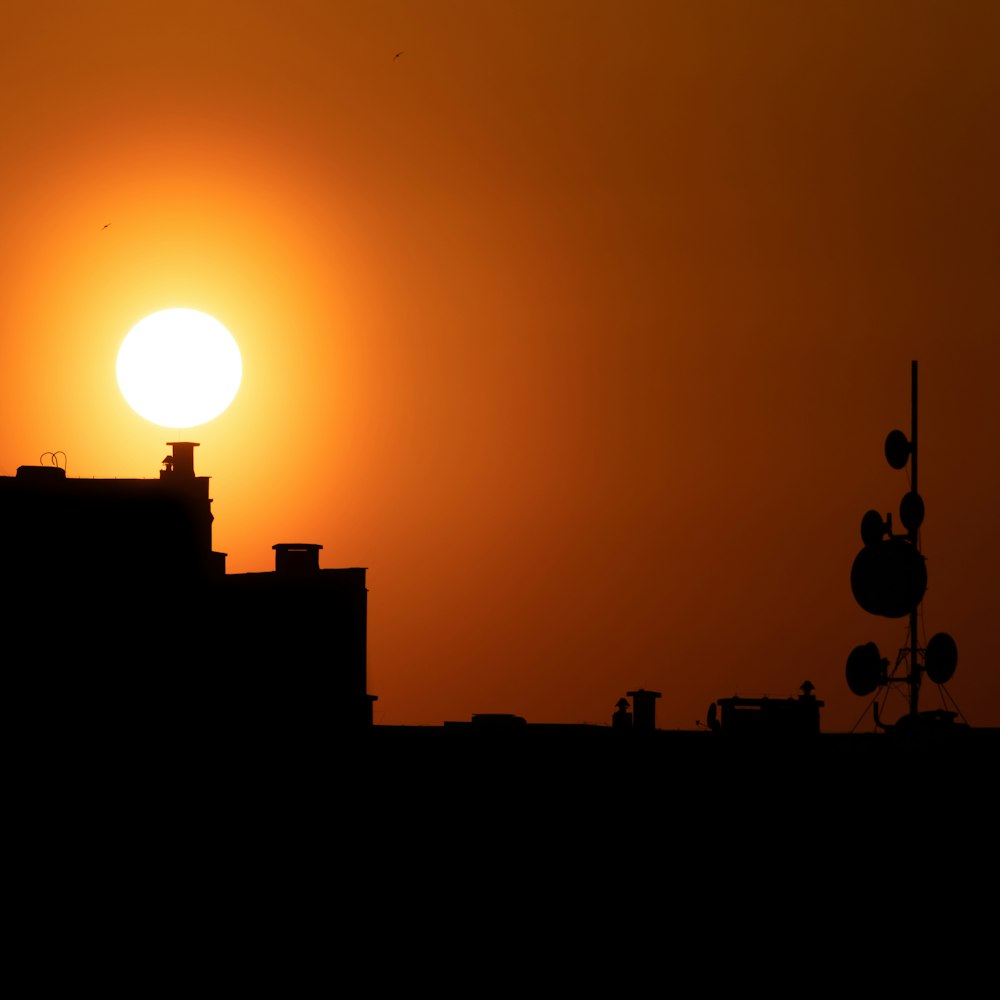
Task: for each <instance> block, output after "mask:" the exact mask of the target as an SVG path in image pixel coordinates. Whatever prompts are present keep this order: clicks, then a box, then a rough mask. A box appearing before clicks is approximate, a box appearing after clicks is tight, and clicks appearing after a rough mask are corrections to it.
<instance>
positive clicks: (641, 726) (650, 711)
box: [625, 688, 662, 733]
mask: <svg viewBox="0 0 1000 1000" xmlns="http://www.w3.org/2000/svg"><path fill="white" fill-rule="evenodd" d="M625 693H626V694H627V695H628V696H629V697H630V698H631V699H632V713H633V717H634V721H633V723H632V725H633V728H634V729H635V731H636V732H640V733H651V732H652V731H653V730H654V729H656V699H657V698H660V697H662V695H661V694H660V692H659V691H645V690H643V689H642V688H639V690H638V691H626V692H625Z"/></svg>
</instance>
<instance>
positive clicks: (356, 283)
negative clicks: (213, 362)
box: [0, 0, 1000, 730]
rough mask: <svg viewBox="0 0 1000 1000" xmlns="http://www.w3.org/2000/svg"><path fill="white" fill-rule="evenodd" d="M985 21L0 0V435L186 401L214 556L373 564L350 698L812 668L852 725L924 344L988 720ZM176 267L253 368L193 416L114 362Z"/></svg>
mask: <svg viewBox="0 0 1000 1000" xmlns="http://www.w3.org/2000/svg"><path fill="white" fill-rule="evenodd" d="M397 52H402V55H401V56H400V57H399V58H398V59H394V55H395V54H396V53H397ZM997 52H1000V5H997V4H994V3H985V2H983V3H976V2H966V3H962V4H957V5H956V4H946V3H936V2H920V0H911V2H899V3H897V2H888V0H886V2H877V3H871V2H856V3H855V2H850V0H838V2H831V3H825V2H811V3H807V4H803V3H800V2H771V3H759V2H749V0H747V2H723V0H719V2H708V3H693V2H691V3H681V2H670V0H659V2H632V3H630V2H624V3H611V2H600V3H586V2H579V0H575V2H554V0H543V2H542V3H528V2H512V3H468V2H454V3H445V2H437V0H429V2H423V3H389V2H355V3H340V2H334V0H330V2H326V3H318V2H296V0H285V2H283V3H282V4H280V5H279V4H276V3H259V2H256V3H255V2H246V0H244V2H239V3H236V2H231V3H230V2H212V3H210V4H205V3H202V2H199V3H195V2H187V0H171V2H170V3H160V2H150V3H145V4H135V3H125V2H100V0H96V2H90V3H88V4H86V5H83V4H77V3H72V2H58V0H57V2H49V3H37V4H27V3H8V4H5V5H4V8H3V25H2V31H0V136H2V141H3V151H4V155H3V157H2V158H0V179H2V186H3V190H4V192H5V197H4V198H3V199H2V201H0V282H2V289H3V294H2V296H0V380H2V381H0V417H2V420H3V426H4V432H3V434H2V435H0V475H13V474H14V472H15V470H16V468H17V466H18V465H21V464H32V463H34V462H36V461H37V460H38V456H39V455H40V454H41V453H42V452H46V451H50V450H56V449H58V450H62V451H64V452H66V453H67V455H68V473H69V475H71V476H73V475H77V476H122V477H132V476H155V475H156V474H157V470H158V469H159V467H160V465H159V460H160V458H161V457H162V456H163V455H164V454H166V452H167V449H166V447H165V442H166V441H168V440H175V439H189V440H195V441H199V442H200V443H201V447H200V449H199V450H198V452H197V453H196V469H197V471H198V473H199V474H202V475H211V476H212V477H213V481H212V496H213V497H214V498H215V503H214V511H215V516H216V522H215V547H216V549H219V550H221V551H225V552H228V553H229V560H228V565H229V569H230V571H232V572H240V571H249V570H262V569H269V568H271V567H272V566H273V553H272V551H271V545H272V544H273V543H275V542H282V541H293V542H295V541H306V542H318V543H321V544H323V545H324V546H325V548H324V550H323V553H322V565H324V566H330V567H333V566H352V565H353V566H358V565H360V566H367V567H368V568H369V573H368V582H369V588H370V594H369V690H370V691H371V692H372V693H374V694H376V695H378V696H379V701H378V702H377V703H376V706H375V708H376V714H375V719H376V722H383V723H414V724H436V723H440V722H441V721H443V720H445V719H466V718H468V717H469V716H470V715H471V714H472V713H473V712H516V713H518V714H520V715H524V716H525V717H527V718H528V719H529V721H534V722H547V721H548V722H578V721H589V722H607V721H609V720H610V716H611V713H612V711H613V709H614V705H615V702H616V701H617V700H618V698H620V697H621V696H622V695H623V694H624V693H625V691H626V690H630V689H633V688H635V687H640V686H641V687H646V688H653V689H656V690H659V691H662V692H663V698H662V700H661V701H660V703H659V707H658V723H659V725H660V726H661V727H669V728H674V727H677V728H689V727H691V726H693V725H694V722H695V720H696V719H698V718H701V719H703V718H704V716H705V710H706V708H707V706H708V704H709V702H710V701H712V700H714V699H715V698H719V697H726V696H729V695H732V694H737V693H738V694H741V695H748V696H753V695H762V694H768V695H771V696H774V697H784V696H788V695H794V694H797V693H798V686H799V684H800V683H801V682H802V681H804V680H806V679H807V678H808V679H809V680H811V681H812V682H813V683H814V684H815V685H816V693H817V696H818V697H820V698H822V699H823V700H824V701H825V702H826V706H827V707H826V709H825V711H824V715H823V727H824V729H826V730H844V729H849V728H851V727H852V726H853V725H854V724H855V722H856V720H857V719H858V717H859V716H860V714H861V712H862V711H863V709H864V707H865V701H864V700H862V699H858V698H856V697H855V696H854V695H852V694H851V693H850V692H849V690H848V689H847V686H846V683H845V681H844V663H845V660H846V657H847V654H848V653H849V652H850V650H851V649H852V647H853V646H855V645H857V644H859V643H863V642H866V641H868V640H874V641H876V642H877V643H878V644H879V645H880V647H881V648H882V651H883V654H884V655H889V656H890V657H892V656H894V655H895V650H896V649H897V648H898V647H899V646H901V645H902V644H903V642H904V638H905V623H904V622H903V621H890V620H886V619H878V618H873V617H871V616H869V615H867V614H866V613H865V612H863V611H862V610H861V609H860V608H859V607H858V606H857V605H856V604H855V603H854V600H853V598H852V596H851V592H850V586H849V574H850V567H851V563H852V561H853V559H854V556H855V554H856V552H857V550H858V549H859V547H860V545H861V541H860V533H859V531H860V528H859V526H860V521H861V516H862V515H863V513H864V512H865V510H867V509H868V508H870V507H874V508H877V509H879V510H880V511H882V512H883V513H885V512H888V511H892V512H893V516H894V519H895V517H896V516H897V515H896V511H897V509H898V503H899V499H900V498H901V497H902V495H903V494H904V493H905V492H906V489H907V485H906V475H905V473H903V472H897V471H894V470H892V469H890V468H889V466H888V465H887V464H886V462H885V460H884V458H883V456H882V442H883V440H884V437H885V435H886V433H887V432H888V431H889V430H891V429H893V428H894V427H899V428H901V429H903V430H904V431H906V432H909V406H910V404H909V388H910V387H909V372H910V361H911V359H917V360H918V361H919V362H920V381H921V414H920V416H921V428H920V429H921V440H920V444H921V450H920V486H921V493H922V495H923V498H924V501H925V503H926V507H927V516H926V520H925V523H924V528H923V532H922V544H923V549H924V552H925V554H926V556H927V560H928V562H927V566H928V577H929V587H928V592H927V596H926V599H925V601H924V605H923V607H924V614H925V618H924V628H925V630H926V636H927V637H929V636H930V635H931V634H933V633H934V632H937V631H948V632H950V633H951V634H952V635H954V636H955V638H956V640H957V642H958V647H959V665H958V670H957V673H956V675H955V678H954V680H953V681H952V682H951V683H950V684H949V690H950V691H951V693H952V695H953V696H954V697H955V699H956V700H957V702H958V705H959V707H960V708H961V709H962V711H963V712H964V714H965V716H966V717H967V718H968V719H969V721H970V722H972V723H974V724H979V725H994V726H996V725H1000V633H998V629H997V627H996V619H997V597H998V585H997V582H996V578H997V567H998V564H1000V542H998V540H997V538H998V536H997V531H996V527H995V525H994V523H993V521H994V518H995V510H996V500H997V497H998V496H1000V459H998V437H1000V392H998V391H997V377H998V361H1000V347H998V317H1000V292H998V280H997V278H998V265H1000V187H998V178H1000V129H998V128H997V121H996V112H997V108H998V107H1000V60H998V59H997ZM108 223H110V225H109V226H108V228H106V229H105V228H103V227H104V226H105V224H108ZM175 306H185V307H189V308H193V309H199V310H203V311H205V312H208V313H210V314H211V315H213V316H215V317H216V318H218V319H219V320H221V321H222V322H223V323H224V324H225V325H226V326H227V327H228V328H229V329H230V330H231V331H232V333H233V334H234V336H235V337H236V339H237V341H238V343H239V344H240V347H241V350H242V353H243V364H244V376H243V384H242V387H241V390H240V393H239V394H238V396H237V398H236V401H235V402H234V403H233V405H232V406H231V407H230V408H229V410H227V411H226V413H225V414H223V415H222V416H221V417H219V418H217V419H216V420H215V421H212V422H211V423H209V424H206V425H204V426H203V427H200V428H196V429H194V430H192V431H189V432H183V433H181V434H178V433H177V432H171V431H167V430H165V429H162V428H157V427H155V426H154V425H151V424H149V423H147V422H146V421H144V420H143V419H142V418H141V417H139V416H138V415H136V414H135V413H133V411H132V410H131V409H130V408H129V407H128V405H127V404H126V403H125V401H124V400H123V399H122V397H121V395H120V393H119V391H118V388H117V385H116V382H115V358H116V354H117V350H118V347H119V345H120V343H121V341H122V339H123V338H124V336H125V334H126V333H127V332H128V330H129V329H130V328H131V327H132V326H133V325H134V324H135V323H136V322H137V321H138V320H139V319H141V318H142V317H144V316H146V315H148V314H149V313H151V312H154V311H156V310H158V309H164V308H169V307H175ZM109 616H112V617H113V609H109ZM63 638H64V639H65V642H66V644H67V648H71V647H72V645H73V643H75V642H77V641H79V640H80V637H76V636H66V637H63ZM155 641H156V638H155V637H154V636H151V637H150V642H151V643H152V642H155ZM931 687H932V686H930V687H928V689H927V690H926V693H925V695H924V697H923V705H924V706H925V707H936V706H937V705H938V701H937V698H936V695H935V692H933V691H932V690H931ZM892 704H893V705H894V706H895V708H894V709H893V710H892V711H889V712H887V715H889V716H890V717H892V716H895V715H897V714H898V713H899V712H900V711H902V710H903V709H904V707H905V706H904V702H903V700H902V699H901V698H900V699H896V700H895V701H894V702H893V703H892Z"/></svg>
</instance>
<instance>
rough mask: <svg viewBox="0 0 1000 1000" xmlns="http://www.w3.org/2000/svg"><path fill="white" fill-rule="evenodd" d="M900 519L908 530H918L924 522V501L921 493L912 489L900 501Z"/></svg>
mask: <svg viewBox="0 0 1000 1000" xmlns="http://www.w3.org/2000/svg"><path fill="white" fill-rule="evenodd" d="M899 519H900V520H901V521H902V522H903V527H904V528H906V530H907V531H917V530H919V528H920V525H922V524H923V523H924V501H923V498H922V497H921V496H920V494H919V493H914V492H913V490H910V492H909V493H907V494H906V496H904V497H903V499H902V500H900V501H899Z"/></svg>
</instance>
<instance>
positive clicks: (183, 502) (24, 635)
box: [0, 442, 374, 731]
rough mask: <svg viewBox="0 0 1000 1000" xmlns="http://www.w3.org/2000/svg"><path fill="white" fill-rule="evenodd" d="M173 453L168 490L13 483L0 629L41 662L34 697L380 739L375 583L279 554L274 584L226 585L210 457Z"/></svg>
mask: <svg viewBox="0 0 1000 1000" xmlns="http://www.w3.org/2000/svg"><path fill="white" fill-rule="evenodd" d="M170 444H171V446H172V449H173V451H172V454H169V455H167V457H166V458H165V459H164V466H165V468H164V469H163V470H162V471H161V472H160V476H159V478H157V479H71V478H69V477H67V476H66V474H65V471H64V470H63V469H62V468H58V467H55V466H42V465H39V466H21V467H20V468H19V469H18V470H17V475H16V476H13V477H11V476H4V477H0V583H2V585H3V591H4V593H5V594H6V595H7V596H6V597H5V598H4V599H3V603H2V618H3V622H4V626H5V631H6V632H7V634H8V636H12V637H13V638H14V640H15V645H17V646H18V648H22V649H24V650H26V651H27V652H26V654H25V655H26V658H27V659H29V660H30V661H31V670H30V671H24V672H23V676H21V677H20V678H19V679H18V680H17V681H16V683H18V684H19V685H20V686H21V688H22V689H23V693H24V694H26V695H27V696H28V697H29V698H31V697H35V696H37V697H43V694H42V692H41V691H40V689H39V688H38V685H39V683H41V681H42V679H43V678H44V677H45V676H47V675H49V676H52V677H53V678H54V679H55V682H58V683H62V688H61V690H63V691H66V690H70V689H74V688H75V689H77V690H78V692H79V693H80V694H81V696H83V695H87V696H88V697H86V698H85V700H86V701H88V702H89V701H92V700H95V699H98V698H103V699H104V700H105V701H110V702H113V703H114V704H116V705H117V706H118V707H119V708H123V706H124V702H127V701H128V700H129V699H128V697H126V694H127V693H128V692H132V694H133V695H134V697H133V699H132V700H133V701H136V699H137V700H138V701H137V703H140V704H141V705H142V706H143V708H142V710H143V711H145V712H149V713H152V714H157V715H159V716H161V717H165V716H169V715H177V713H180V714H181V715H184V717H190V716H191V714H192V713H194V714H199V713H200V714H201V715H202V716H203V717H204V719H205V721H206V722H209V721H212V722H214V723H216V724H224V723H226V722H227V721H228V722H230V723H231V724H232V725H233V726H236V727H247V726H249V727H258V728H261V729H262V730H263V731H267V729H268V728H269V727H270V728H271V729H273V728H274V727H275V726H278V727H281V726H286V727H290V726H292V725H293V717H294V725H296V726H299V727H302V726H303V725H305V726H306V727H308V725H309V723H315V724H316V725H317V726H318V725H323V726H326V725H329V724H333V725H335V726H342V727H347V728H354V727H359V726H361V727H363V726H368V725H370V724H371V718H372V708H371V706H372V701H373V700H374V699H373V698H372V697H371V696H369V695H368V693H367V690H366V687H367V589H366V585H365V570H364V569H363V568H349V569H320V567H319V550H320V549H321V546H319V545H312V544H309V545H300V544H278V545H276V546H275V547H274V548H275V559H276V567H275V570H274V571H271V572H264V573H239V574H227V573H226V572H225V558H226V557H225V554H224V553H221V552H215V551H213V550H212V521H213V516H212V508H211V505H212V501H211V499H210V497H209V481H208V477H207V476H196V475H195V473H194V460H193V455H194V448H195V447H197V445H196V444H195V443H193V442H171V443H170ZM81 657H82V660H81ZM69 675H71V676H69ZM16 676H17V675H15V677H16ZM112 676H115V678H116V681H117V685H116V684H114V683H111V681H110V680H109V678H111V677H112ZM86 678H89V679H90V680H91V681H92V682H93V683H92V684H91V685H90V686H89V687H88V685H87V683H86V680H85V679H86ZM33 689H34V690H33ZM98 692H100V694H98ZM90 707H91V708H93V707H94V706H92V705H91V706H90Z"/></svg>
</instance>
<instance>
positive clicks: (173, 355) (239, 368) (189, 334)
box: [117, 309, 243, 427]
mask: <svg viewBox="0 0 1000 1000" xmlns="http://www.w3.org/2000/svg"><path fill="white" fill-rule="evenodd" d="M117 370H118V387H119V389H121V392H122V395H123V396H124V397H125V401H126V402H127V403H128V405H129V406H131V407H132V409H133V410H135V412H136V413H138V414H139V416H141V417H145V418H146V420H149V421H150V422H152V423H154V424H159V425H160V426H161V427H195V426H196V425H198V424H203V423H206V422H207V421H209V420H211V419H213V418H214V417H217V416H218V415H219V414H220V413H222V411H223V410H225V409H226V407H227V406H229V404H230V403H231V402H232V401H233V399H234V398H235V396H236V392H237V390H238V389H239V387H240V380H241V379H242V378H243V360H242V358H241V357H240V349H239V347H237V346H236V341H235V340H234V339H233V335H232V334H231V333H230V332H229V331H228V330H227V329H226V328H225V327H224V326H223V325H222V324H221V323H220V322H219V321H218V320H217V319H214V318H213V317H212V316H209V315H208V314H207V313H203V312H198V311H197V310H196V309H163V310H161V311H160V312H155V313H152V314H151V315H150V316H147V317H146V318H145V319H143V320H140V321H139V322H138V323H136V325H135V326H134V327H132V329H131V330H130V331H129V333H128V336H127V337H126V338H125V339H124V340H123V341H122V346H121V347H120V348H119V350H118V369H117Z"/></svg>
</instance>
